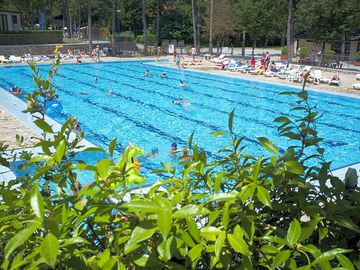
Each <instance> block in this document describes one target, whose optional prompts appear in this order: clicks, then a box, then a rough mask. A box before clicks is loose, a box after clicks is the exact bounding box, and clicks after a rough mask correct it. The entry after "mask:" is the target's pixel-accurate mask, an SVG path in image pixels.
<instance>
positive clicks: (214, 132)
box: [210, 131, 226, 137]
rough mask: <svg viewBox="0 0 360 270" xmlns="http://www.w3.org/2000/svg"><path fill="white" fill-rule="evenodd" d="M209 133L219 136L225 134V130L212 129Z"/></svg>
mask: <svg viewBox="0 0 360 270" xmlns="http://www.w3.org/2000/svg"><path fill="white" fill-rule="evenodd" d="M210 134H211V135H213V136H215V137H219V136H224V135H225V134H226V132H223V131H212V132H211V133H210Z"/></svg>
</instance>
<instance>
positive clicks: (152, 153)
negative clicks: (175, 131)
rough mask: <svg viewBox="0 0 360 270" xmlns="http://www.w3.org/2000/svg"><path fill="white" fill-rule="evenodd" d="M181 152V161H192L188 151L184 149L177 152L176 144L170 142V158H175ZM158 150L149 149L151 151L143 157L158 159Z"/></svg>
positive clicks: (155, 148) (154, 148)
mask: <svg viewBox="0 0 360 270" xmlns="http://www.w3.org/2000/svg"><path fill="white" fill-rule="evenodd" d="M181 152H182V157H181V161H184V162H185V161H191V160H193V157H192V156H191V155H189V149H188V148H186V147H184V148H183V149H181V150H179V149H178V145H177V143H176V142H172V143H171V145H170V149H169V156H170V157H172V158H175V157H176V156H177V154H178V153H181ZM158 154H159V149H158V148H157V147H153V148H151V151H150V152H149V153H147V154H146V155H145V157H146V158H149V157H152V158H156V157H159V156H158Z"/></svg>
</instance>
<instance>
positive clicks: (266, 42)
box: [264, 35, 269, 47]
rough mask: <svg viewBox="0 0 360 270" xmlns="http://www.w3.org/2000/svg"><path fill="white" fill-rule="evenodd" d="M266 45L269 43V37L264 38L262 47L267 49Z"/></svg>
mask: <svg viewBox="0 0 360 270" xmlns="http://www.w3.org/2000/svg"><path fill="white" fill-rule="evenodd" d="M268 43H269V36H268V35H266V36H265V44H264V46H265V47H267V45H268Z"/></svg>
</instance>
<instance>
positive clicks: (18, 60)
mask: <svg viewBox="0 0 360 270" xmlns="http://www.w3.org/2000/svg"><path fill="white" fill-rule="evenodd" d="M9 60H10V61H11V62H13V63H21V62H22V61H23V59H22V58H21V57H19V56H15V55H10V57H9Z"/></svg>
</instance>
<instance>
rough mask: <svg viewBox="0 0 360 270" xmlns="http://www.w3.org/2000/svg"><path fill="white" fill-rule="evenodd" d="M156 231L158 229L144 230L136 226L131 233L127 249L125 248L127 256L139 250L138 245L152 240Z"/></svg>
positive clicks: (126, 245)
mask: <svg viewBox="0 0 360 270" xmlns="http://www.w3.org/2000/svg"><path fill="white" fill-rule="evenodd" d="M156 230H157V228H152V229H148V228H142V227H139V226H136V227H135V228H134V230H133V231H132V233H131V238H130V239H129V241H128V242H127V243H126V244H125V248H124V252H125V254H128V253H130V252H131V251H133V250H135V249H136V248H138V244H139V243H140V242H142V241H145V240H146V239H148V238H150V237H151V236H152V235H153V234H154V233H155V232H156Z"/></svg>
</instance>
